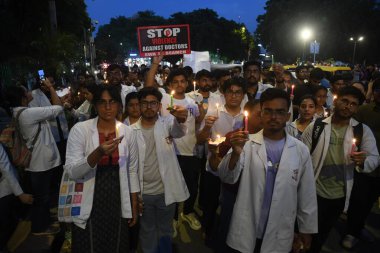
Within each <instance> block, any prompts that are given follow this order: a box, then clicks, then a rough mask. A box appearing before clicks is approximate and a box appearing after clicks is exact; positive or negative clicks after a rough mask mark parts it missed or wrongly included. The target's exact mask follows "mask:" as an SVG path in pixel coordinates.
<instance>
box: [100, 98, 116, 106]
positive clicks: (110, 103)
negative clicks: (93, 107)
mask: <svg viewBox="0 0 380 253" xmlns="http://www.w3.org/2000/svg"><path fill="white" fill-rule="evenodd" d="M96 104H97V105H98V106H103V107H108V106H115V105H117V104H118V102H117V101H116V100H113V99H111V100H104V99H100V100H99V101H98V102H97V103H96Z"/></svg>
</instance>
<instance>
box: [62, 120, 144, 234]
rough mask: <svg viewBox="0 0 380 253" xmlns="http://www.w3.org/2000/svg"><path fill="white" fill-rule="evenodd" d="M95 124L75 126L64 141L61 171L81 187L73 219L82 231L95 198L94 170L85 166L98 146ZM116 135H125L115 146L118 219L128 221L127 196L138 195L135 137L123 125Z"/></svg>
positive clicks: (85, 122) (129, 207)
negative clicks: (119, 200) (78, 208)
mask: <svg viewBox="0 0 380 253" xmlns="http://www.w3.org/2000/svg"><path fill="white" fill-rule="evenodd" d="M97 123H98V117H96V118H94V119H90V120H87V121H83V122H79V123H77V124H76V125H74V127H73V128H72V129H71V131H70V134H69V138H68V140H67V152H66V164H65V165H64V169H65V170H67V172H68V174H69V177H70V178H71V179H73V180H75V181H76V182H81V183H84V185H83V197H82V205H81V208H82V209H81V213H80V215H79V216H74V217H73V221H74V223H75V224H76V225H77V226H79V227H81V228H83V229H84V228H85V227H86V222H87V220H88V218H89V217H90V214H91V209H92V203H93V198H94V187H95V179H96V178H95V175H96V168H97V166H95V167H94V168H92V167H91V166H90V165H89V164H88V162H87V158H88V156H89V155H90V154H91V153H92V152H93V151H94V150H95V149H96V148H97V147H98V146H99V132H98V128H97ZM118 134H119V136H122V135H124V138H123V139H122V141H121V143H120V144H119V146H118V149H119V150H118V151H119V166H120V170H119V176H120V197H121V216H122V217H123V218H131V217H132V208H131V201H130V193H134V192H139V191H140V187H139V182H138V176H137V168H138V153H137V152H138V149H137V144H136V136H135V135H134V133H133V131H132V129H131V128H130V127H128V126H126V125H124V124H120V127H119V129H118Z"/></svg>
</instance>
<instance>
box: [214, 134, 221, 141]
mask: <svg viewBox="0 0 380 253" xmlns="http://www.w3.org/2000/svg"><path fill="white" fill-rule="evenodd" d="M215 142H220V135H219V134H217V135H216V141H215Z"/></svg>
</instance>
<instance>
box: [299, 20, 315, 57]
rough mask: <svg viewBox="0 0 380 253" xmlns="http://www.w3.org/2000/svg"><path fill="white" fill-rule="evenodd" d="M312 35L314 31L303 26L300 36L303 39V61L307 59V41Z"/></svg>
mask: <svg viewBox="0 0 380 253" xmlns="http://www.w3.org/2000/svg"><path fill="white" fill-rule="evenodd" d="M312 35H313V33H312V31H311V30H310V29H309V28H303V29H302V30H301V32H300V37H301V39H302V40H303V50H302V61H305V47H306V42H307V41H308V40H309V39H310V38H311V36H312Z"/></svg>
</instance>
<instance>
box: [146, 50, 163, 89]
mask: <svg viewBox="0 0 380 253" xmlns="http://www.w3.org/2000/svg"><path fill="white" fill-rule="evenodd" d="M163 58H164V56H163V55H159V56H154V57H153V58H152V64H151V66H150V69H149V71H148V73H147V75H146V78H145V82H144V87H154V84H155V82H154V78H155V76H156V74H157V70H158V66H160V63H161V61H162V59H163Z"/></svg>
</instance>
